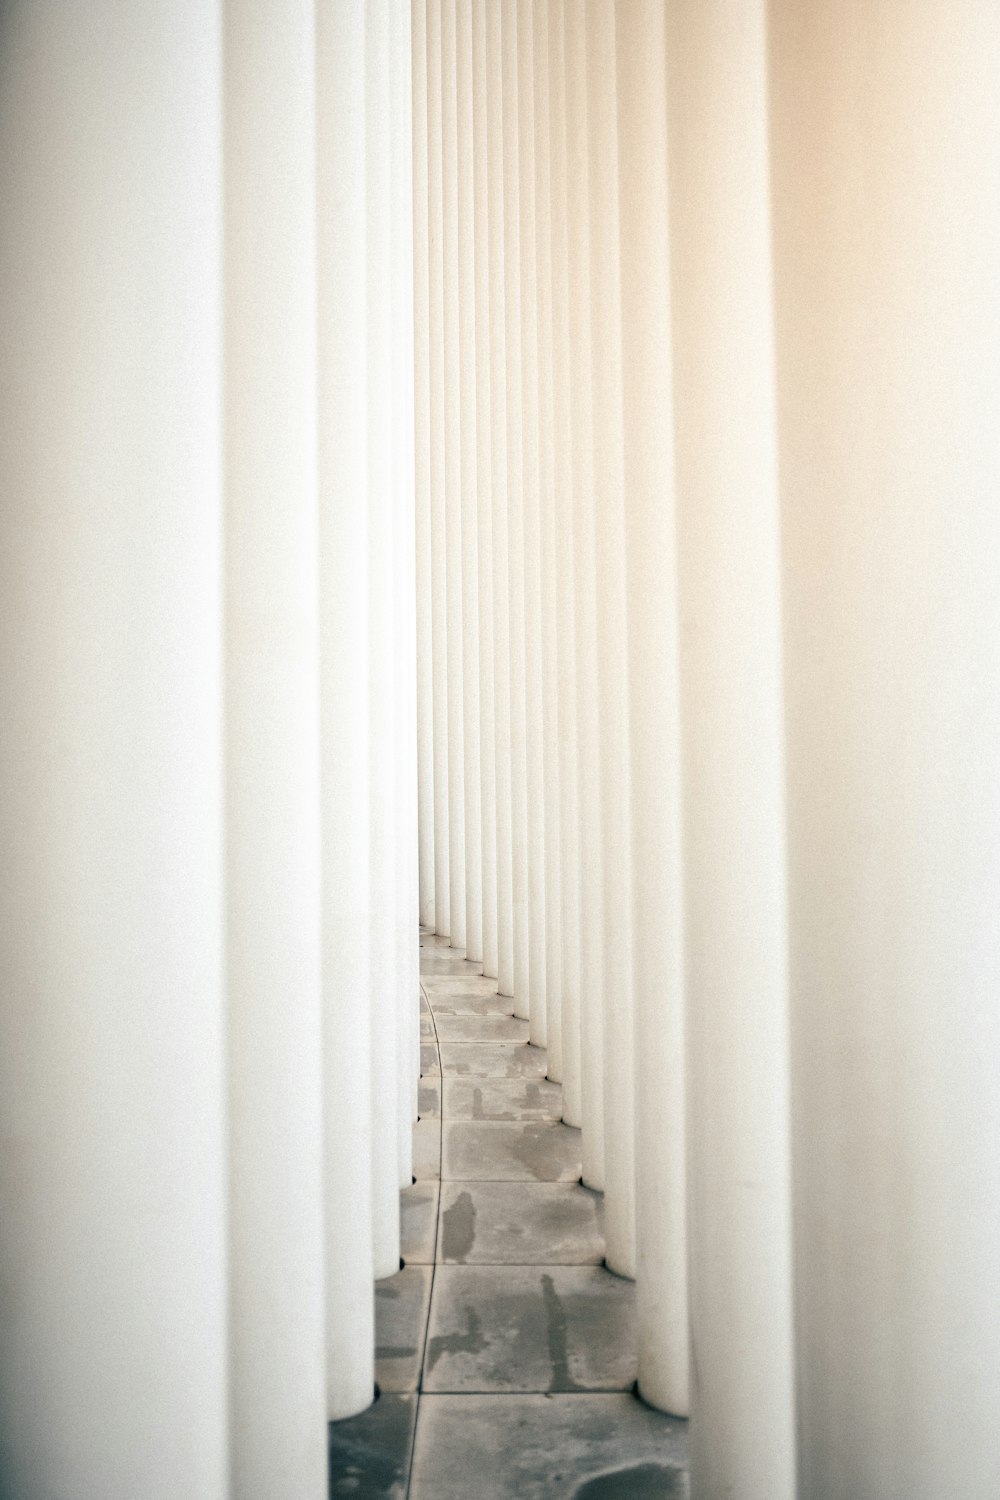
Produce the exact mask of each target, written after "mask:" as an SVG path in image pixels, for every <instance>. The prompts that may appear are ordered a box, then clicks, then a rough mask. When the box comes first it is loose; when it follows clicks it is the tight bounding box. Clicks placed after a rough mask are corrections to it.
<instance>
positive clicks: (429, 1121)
mask: <svg viewBox="0 0 1000 1500" xmlns="http://www.w3.org/2000/svg"><path fill="white" fill-rule="evenodd" d="M413 1175H414V1177H415V1178H416V1179H417V1181H418V1182H432V1181H434V1180H435V1179H436V1178H438V1177H440V1176H441V1121H440V1120H437V1119H435V1118H434V1116H433V1115H428V1116H427V1118H426V1119H424V1120H418V1121H417V1123H416V1125H414V1127H413Z"/></svg>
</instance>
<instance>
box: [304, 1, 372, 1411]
mask: <svg viewBox="0 0 1000 1500" xmlns="http://www.w3.org/2000/svg"><path fill="white" fill-rule="evenodd" d="M316 19H317V29H316V78H317V93H316V113H317V186H318V196H317V269H318V285H317V292H318V296H317V310H318V318H317V347H318V351H319V386H318V390H319V536H320V568H319V577H320V653H321V654H320V684H321V739H320V745H321V762H320V775H321V792H322V797H321V831H322V876H323V884H322V895H323V1005H324V1038H323V1053H324V1069H325V1080H326V1083H325V1100H324V1105H325V1116H326V1183H325V1189H326V1246H327V1255H326V1348H327V1413H328V1415H329V1416H330V1417H334V1418H336V1417H347V1416H351V1415H353V1414H354V1413H355V1412H358V1411H361V1410H363V1408H364V1407H366V1406H367V1405H368V1404H369V1403H370V1402H371V1399H372V1395H373V1392H374V1386H375V1366H374V1346H375V1333H374V1307H373V1298H372V1277H373V1275H374V1262H373V1243H372V1202H373V1200H372V1129H373V1119H372V1105H371V1098H372V1093H371V1069H372V1056H371V1025H372V1020H371V1006H372V992H371V972H372V971H371V943H370V938H369V910H370V896H369V887H370V849H369V841H370V829H369V817H368V804H369V787H370V783H371V773H370V767H369V763H368V741H369V733H370V729H369V722H370V707H369V692H368V636H369V627H368V593H369V589H368V513H367V504H366V503H365V499H364V497H365V494H366V490H367V485H368V467H367V464H368V460H367V455H368V438H367V425H368V417H367V410H368V394H367V337H368V334H367V314H366V300H367V299H366V278H367V269H366V267H367V254H366V248H367V230H366V219H367V203H366V188H365V137H366V129H365V74H366V66H365V17H364V12H363V11H362V10H361V9H360V8H359V7H357V6H351V5H342V4H336V5H334V4H322V5H320V6H318V7H317V14H316Z"/></svg>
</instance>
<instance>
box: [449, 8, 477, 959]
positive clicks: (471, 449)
mask: <svg viewBox="0 0 1000 1500" xmlns="http://www.w3.org/2000/svg"><path fill="white" fill-rule="evenodd" d="M455 43H456V109H457V114H456V134H457V149H456V153H455V158H456V159H455V166H456V172H457V211H458V337H459V369H458V382H459V418H460V442H459V459H460V495H461V506H462V629H463V638H464V643H465V644H464V648H463V658H462V660H463V668H462V670H463V686H462V705H463V706H462V714H463V726H464V735H465V748H464V756H465V952H466V957H467V958H469V959H471V960H474V961H475V962H476V963H481V962H482V958H483V847H482V838H483V828H482V812H481V807H480V797H481V786H480V763H479V762H480V750H479V732H480V712H479V674H480V653H479V493H478V491H479V466H478V463H477V448H478V445H479V440H480V435H479V426H478V416H479V413H478V409H477V393H476V301H475V295H476V221H475V181H474V177H473V170H474V161H473V156H474V144H473V100H472V5H471V3H469V0H463V3H460V4H459V5H458V6H457V9H456V31H455Z"/></svg>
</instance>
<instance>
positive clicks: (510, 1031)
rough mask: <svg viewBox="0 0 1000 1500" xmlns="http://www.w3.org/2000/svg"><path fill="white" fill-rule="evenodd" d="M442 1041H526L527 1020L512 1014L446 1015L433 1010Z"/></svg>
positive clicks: (439, 1037)
mask: <svg viewBox="0 0 1000 1500" xmlns="http://www.w3.org/2000/svg"><path fill="white" fill-rule="evenodd" d="M435 1015H436V1018H437V1034H438V1039H439V1040H440V1041H442V1042H526V1041H527V1040H528V1023H527V1021H518V1020H516V1019H515V1018H514V1016H475V1015H473V1016H446V1015H442V1014H440V1013H439V1012H435Z"/></svg>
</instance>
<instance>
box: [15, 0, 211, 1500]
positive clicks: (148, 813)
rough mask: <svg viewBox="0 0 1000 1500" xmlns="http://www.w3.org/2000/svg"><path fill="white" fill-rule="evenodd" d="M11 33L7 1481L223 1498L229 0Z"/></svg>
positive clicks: (44, 13)
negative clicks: (224, 294)
mask: <svg viewBox="0 0 1000 1500" xmlns="http://www.w3.org/2000/svg"><path fill="white" fill-rule="evenodd" d="M0 31H2V45H0V197H2V202H3V215H2V218H0V292H2V298H3V306H4V320H5V329H4V340H3V352H2V354H0V365H2V369H3V387H4V391H5V396H4V400H3V403H2V405H0V435H2V436H0V455H2V456H0V483H2V490H3V502H2V504H0V664H2V672H0V721H2V723H3V731H2V734H0V777H2V782H3V787H4V792H3V798H2V800H0V841H2V847H3V851H4V852H3V860H2V862H0V929H2V941H0V1197H2V1201H3V1232H2V1235H0V1347H2V1349H3V1357H2V1359H0V1449H2V1452H3V1459H2V1463H3V1479H2V1486H3V1489H4V1492H5V1493H6V1494H9V1495H16V1496H18V1497H23V1500H43V1497H44V1500H77V1497H79V1496H81V1495H100V1496H102V1497H107V1500H133V1497H135V1496H137V1495H142V1496H144V1497H148V1500H167V1497H172V1496H176V1495H177V1494H183V1495H186V1496H191V1497H192V1500H223V1497H224V1496H226V1495H227V1494H228V1493H229V1490H228V1479H227V1455H226V1446H227V1442H226V1429H227V1421H228V1418H227V1389H226V1386H227V1381H226V1267H225V1261H226V1245H225V1223H226V1212H225V1201H226V1179H225V1164H224V1163H225V1150H224V1132H225V1113H224V1100H223V1091H224V1077H225V1053H224V1030H223V1005H224V990H223V984H224V980H223V946H224V911H223V894H222V893H223V883H222V882H223V870H222V863H223V826H222V805H221V804H222V788H223V761H222V701H223V684H222V674H221V653H222V631H223V590H222V557H221V540H222V522H223V515H222V489H221V486H222V473H221V455H222V425H221V389H220V384H221V333H222V329H221V313H222V309H221V278H220V272H221V264H222V237H221V222H220V221H221V209H222V176H221V166H222V114H221V111H222V99H221V79H222V65H223V60H222V29H221V13H220V7H219V6H217V5H205V4H203V3H198V4H194V3H186V0H176V3H167V0H164V3H161V4H156V5H153V4H144V5H136V6H131V7H128V8H126V9H122V7H121V6H120V5H117V4H114V5H113V4H108V3H105V0H94V3H93V4H91V5H88V6H87V7H86V8H74V7H68V8H67V7H60V8H56V7H51V6H22V7H18V9H17V11H16V12H14V11H12V10H11V8H10V7H8V8H7V9H6V10H5V12H4V17H3V21H2V22H0Z"/></svg>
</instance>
